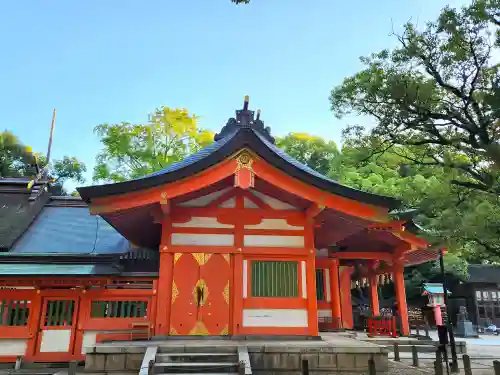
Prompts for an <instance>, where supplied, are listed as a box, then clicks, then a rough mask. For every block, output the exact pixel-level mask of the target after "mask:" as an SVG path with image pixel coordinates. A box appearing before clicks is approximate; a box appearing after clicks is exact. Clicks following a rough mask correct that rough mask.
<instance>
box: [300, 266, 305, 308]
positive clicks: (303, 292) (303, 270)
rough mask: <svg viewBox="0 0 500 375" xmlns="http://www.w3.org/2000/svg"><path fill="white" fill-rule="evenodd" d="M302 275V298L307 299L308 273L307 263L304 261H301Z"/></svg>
mask: <svg viewBox="0 0 500 375" xmlns="http://www.w3.org/2000/svg"><path fill="white" fill-rule="evenodd" d="M300 273H301V281H302V298H304V299H307V272H306V262H305V261H304V260H301V261H300Z"/></svg>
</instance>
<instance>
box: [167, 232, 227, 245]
mask: <svg viewBox="0 0 500 375" xmlns="http://www.w3.org/2000/svg"><path fill="white" fill-rule="evenodd" d="M233 244H234V236H233V235H232V234H194V233H172V245H196V246H233Z"/></svg>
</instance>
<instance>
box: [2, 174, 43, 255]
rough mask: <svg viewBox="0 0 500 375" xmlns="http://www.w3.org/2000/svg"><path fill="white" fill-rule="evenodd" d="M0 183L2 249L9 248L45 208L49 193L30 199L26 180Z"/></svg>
mask: <svg viewBox="0 0 500 375" xmlns="http://www.w3.org/2000/svg"><path fill="white" fill-rule="evenodd" d="M18 182H19V181H16V183H12V182H11V181H8V183H7V182H6V181H5V180H4V181H3V182H1V183H0V251H5V250H8V249H9V248H10V247H11V246H12V244H13V243H14V242H15V241H16V240H17V239H18V238H19V237H20V236H21V235H22V234H23V233H24V231H25V230H26V228H28V226H29V225H30V224H31V222H32V221H33V220H34V219H35V217H36V216H37V215H38V214H39V213H40V211H41V210H42V209H43V207H44V205H45V203H46V202H47V201H48V199H49V194H48V193H47V192H44V191H42V192H41V194H40V195H39V196H37V197H36V199H30V197H31V191H30V190H28V188H27V183H26V181H24V180H23V181H22V183H18Z"/></svg>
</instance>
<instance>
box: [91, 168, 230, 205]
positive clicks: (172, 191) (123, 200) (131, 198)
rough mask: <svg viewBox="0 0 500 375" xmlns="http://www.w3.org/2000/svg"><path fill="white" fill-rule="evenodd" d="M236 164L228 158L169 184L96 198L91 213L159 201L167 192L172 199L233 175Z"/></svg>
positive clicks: (168, 197) (167, 195)
mask: <svg viewBox="0 0 500 375" xmlns="http://www.w3.org/2000/svg"><path fill="white" fill-rule="evenodd" d="M236 165H237V163H236V160H234V159H227V160H226V161H224V162H222V163H220V164H218V165H216V166H214V167H212V168H209V169H206V170H205V171H203V172H201V173H198V174H196V175H193V176H190V177H188V178H185V179H182V180H179V181H175V182H172V183H170V184H167V185H163V186H158V187H154V188H150V189H145V190H140V191H137V192H129V193H124V194H120V195H117V196H112V197H103V198H96V199H94V200H93V201H92V202H91V203H90V204H89V208H90V213H91V214H92V215H102V214H105V213H110V212H115V211H122V210H127V209H130V208H134V207H139V206H145V205H148V204H152V203H156V202H159V201H161V199H164V198H163V195H164V194H166V196H165V198H167V199H169V200H170V199H172V198H174V197H177V196H181V195H184V194H188V193H191V192H193V191H196V190H201V189H203V188H206V187H208V186H211V185H213V184H215V183H217V182H219V181H221V180H223V179H224V178H226V177H229V176H231V175H233V174H234V171H235V169H236Z"/></svg>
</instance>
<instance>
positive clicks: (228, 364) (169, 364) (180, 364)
mask: <svg viewBox="0 0 500 375" xmlns="http://www.w3.org/2000/svg"><path fill="white" fill-rule="evenodd" d="M219 366H220V367H232V366H239V363H238V362H158V363H155V367H219Z"/></svg>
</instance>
